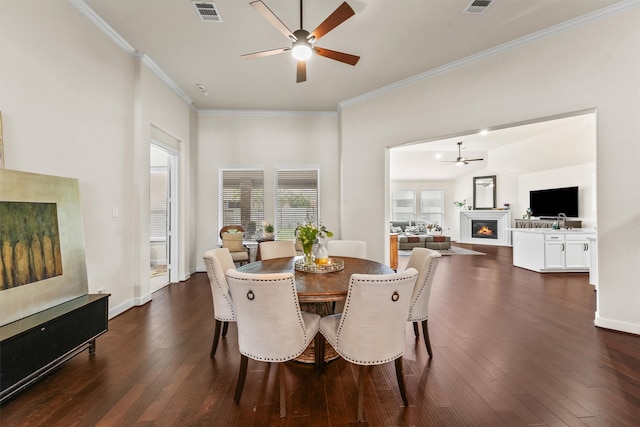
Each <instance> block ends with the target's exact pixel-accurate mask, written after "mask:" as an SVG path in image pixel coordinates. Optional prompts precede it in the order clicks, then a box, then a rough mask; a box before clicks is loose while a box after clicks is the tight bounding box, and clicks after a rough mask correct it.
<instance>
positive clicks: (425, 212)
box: [420, 190, 444, 227]
mask: <svg viewBox="0 0 640 427" xmlns="http://www.w3.org/2000/svg"><path fill="white" fill-rule="evenodd" d="M420 208H421V209H420V211H421V214H422V217H421V219H422V220H423V221H426V222H437V223H438V224H440V226H441V227H444V191H442V190H422V191H421V192H420Z"/></svg>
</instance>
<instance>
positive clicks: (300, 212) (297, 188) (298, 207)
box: [275, 169, 319, 240]
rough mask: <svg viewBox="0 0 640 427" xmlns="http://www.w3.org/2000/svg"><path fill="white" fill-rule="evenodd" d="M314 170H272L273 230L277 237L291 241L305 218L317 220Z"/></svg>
mask: <svg viewBox="0 0 640 427" xmlns="http://www.w3.org/2000/svg"><path fill="white" fill-rule="evenodd" d="M318 174H319V171H318V169H277V170H276V199H277V200H276V219H275V223H276V224H275V225H276V231H277V233H278V239H280V240H286V239H289V240H294V239H295V230H296V227H297V226H298V225H299V224H303V223H304V222H305V221H306V220H307V219H308V220H310V221H313V222H314V223H317V222H318V199H319V196H318V193H319V192H318Z"/></svg>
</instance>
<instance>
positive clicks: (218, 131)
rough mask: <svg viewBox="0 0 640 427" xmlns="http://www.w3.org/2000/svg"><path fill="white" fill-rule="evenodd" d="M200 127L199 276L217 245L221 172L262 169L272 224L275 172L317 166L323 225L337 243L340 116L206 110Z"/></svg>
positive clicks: (201, 116)
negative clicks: (205, 258) (209, 251)
mask: <svg viewBox="0 0 640 427" xmlns="http://www.w3.org/2000/svg"><path fill="white" fill-rule="evenodd" d="M199 124H200V126H199V131H198V133H199V141H200V142H199V146H198V153H199V155H198V177H197V181H198V193H197V194H198V195H197V198H198V217H197V229H198V233H197V236H198V240H197V245H196V256H197V265H198V268H197V269H198V270H199V271H204V263H203V262H202V258H201V256H202V254H203V253H204V252H205V251H206V250H207V249H211V248H212V247H217V246H218V231H219V230H220V227H221V226H220V224H219V223H218V185H219V182H218V181H219V180H218V174H219V170H220V168H223V167H230V166H231V167H240V168H241V167H252V168H264V176H265V189H264V190H265V196H264V199H265V219H266V220H267V221H269V222H271V223H274V212H275V207H274V205H275V194H274V172H275V168H278V167H293V168H295V167H319V168H320V213H319V215H320V220H321V221H322V222H323V223H324V225H325V226H326V227H327V228H328V229H329V230H331V231H333V232H334V233H335V235H336V238H337V237H339V236H340V235H341V233H340V229H339V224H340V213H339V204H338V203H339V197H338V195H339V167H338V165H339V155H338V148H339V146H338V117H337V114H335V113H330V114H322V113H318V114H313V113H306V114H305V113H300V114H293V113H278V112H273V113H266V112H265V113H250V112H246V113H242V112H238V113H233V112H222V111H221V112H213V111H209V112H206V111H205V112H201V113H200V117H199ZM342 234H343V235H344V234H345V233H342ZM347 234H348V233H347Z"/></svg>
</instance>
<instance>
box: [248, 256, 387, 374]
mask: <svg viewBox="0 0 640 427" xmlns="http://www.w3.org/2000/svg"><path fill="white" fill-rule="evenodd" d="M300 258H302V257H301V256H295V257H286V258H273V259H269V260H262V261H256V262H252V263H249V264H245V265H243V266H241V267H238V271H242V272H244V273H253V274H268V273H293V274H294V277H295V283H296V290H297V292H298V301H299V302H300V308H301V310H302V311H306V312H310V313H317V314H319V315H320V316H328V315H330V314H333V304H332V303H334V302H335V301H343V300H345V299H346V298H347V291H348V289H349V282H350V280H351V275H352V274H392V273H394V271H393V270H392V269H391V267H389V266H388V265H386V264H382V263H379V262H376V261H372V260H369V259H363V258H350V257H342V256H341V257H338V258H340V259H341V260H343V261H344V269H342V270H340V271H332V272H303V271H298V270H296V269H295V261H296V260H297V259H300ZM332 258H335V257H332ZM313 344H314V343H313V341H312V342H311V344H309V347H308V348H307V350H305V352H304V353H303V354H301V355H300V356H299V357H298V358H296V360H297V361H299V362H304V363H314V361H315V358H314V351H313V350H314V349H313ZM337 357H338V354H337V353H336V352H335V350H334V349H333V348H331V346H329V345H328V343H327V345H326V347H325V360H326V361H329V360H333V359H335V358H337Z"/></svg>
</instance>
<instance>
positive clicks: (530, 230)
mask: <svg viewBox="0 0 640 427" xmlns="http://www.w3.org/2000/svg"><path fill="white" fill-rule="evenodd" d="M507 230H511V231H520V232H522V233H535V234H595V233H596V229H595V228H560V229H557V230H554V229H553V228H507Z"/></svg>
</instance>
